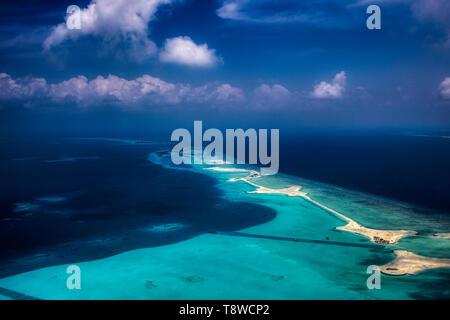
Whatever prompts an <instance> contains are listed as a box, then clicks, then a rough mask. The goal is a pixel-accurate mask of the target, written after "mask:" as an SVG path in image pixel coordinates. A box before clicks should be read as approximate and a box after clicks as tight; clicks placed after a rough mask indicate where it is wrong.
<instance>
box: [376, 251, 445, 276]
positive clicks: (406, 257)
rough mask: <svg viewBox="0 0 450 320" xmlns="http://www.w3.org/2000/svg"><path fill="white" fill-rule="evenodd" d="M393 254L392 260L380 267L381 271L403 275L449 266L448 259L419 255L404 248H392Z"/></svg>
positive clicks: (387, 273)
mask: <svg viewBox="0 0 450 320" xmlns="http://www.w3.org/2000/svg"><path fill="white" fill-rule="evenodd" d="M394 254H395V259H394V260H392V261H391V262H389V263H387V264H385V265H383V266H381V267H380V271H381V273H383V274H386V275H390V276H404V275H413V274H417V273H419V272H421V271H425V270H430V269H439V268H450V259H444V258H430V257H424V256H419V255H418V254H415V253H413V252H410V251H406V250H394Z"/></svg>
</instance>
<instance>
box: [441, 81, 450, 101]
mask: <svg viewBox="0 0 450 320" xmlns="http://www.w3.org/2000/svg"><path fill="white" fill-rule="evenodd" d="M439 93H440V95H441V97H442V99H445V100H450V77H446V78H445V79H444V80H443V81H442V82H441V84H440V85H439Z"/></svg>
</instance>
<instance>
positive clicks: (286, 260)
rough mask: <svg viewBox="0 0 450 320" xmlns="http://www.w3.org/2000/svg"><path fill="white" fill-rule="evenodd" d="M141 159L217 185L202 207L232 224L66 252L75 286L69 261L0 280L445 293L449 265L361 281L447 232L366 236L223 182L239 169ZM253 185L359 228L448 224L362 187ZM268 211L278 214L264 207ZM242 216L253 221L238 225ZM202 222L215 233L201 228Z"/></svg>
mask: <svg viewBox="0 0 450 320" xmlns="http://www.w3.org/2000/svg"><path fill="white" fill-rule="evenodd" d="M148 159H149V160H150V161H151V162H152V163H156V164H158V165H162V170H163V171H164V172H167V175H166V176H162V177H161V179H165V180H160V183H167V185H168V186H170V185H171V183H174V182H175V181H176V179H180V178H181V177H183V176H186V175H187V176H189V177H191V179H196V180H197V179H201V183H202V185H207V186H208V184H209V187H210V188H213V189H217V190H218V191H219V193H218V194H219V198H220V201H217V200H214V201H215V205H214V206H211V207H209V209H208V210H209V211H208V212H209V214H213V216H214V219H220V218H222V219H224V220H223V221H228V220H229V219H231V220H233V222H234V223H235V225H234V226H233V227H230V228H227V227H223V226H224V225H225V224H224V223H223V221H222V222H221V223H218V224H217V227H216V228H212V229H211V230H206V229H203V231H202V232H199V233H197V234H193V235H192V236H191V237H186V238H183V239H176V240H174V241H172V243H171V244H167V243H166V244H163V243H161V244H159V245H155V246H152V247H148V248H142V249H137V250H127V251H126V252H123V253H120V254H115V255H112V256H109V257H107V258H104V259H96V260H91V261H85V262H80V260H78V261H77V260H76V259H73V260H72V261H70V262H69V263H71V264H72V263H75V264H77V265H78V266H80V268H81V270H82V289H81V290H68V289H67V288H66V279H67V275H66V273H65V271H66V268H67V266H68V264H62V265H58V266H52V267H46V268H41V269H37V270H33V271H30V272H25V273H21V274H17V275H14V276H11V277H6V278H3V279H0V288H6V289H8V290H13V291H15V292H19V293H21V294H26V295H28V296H30V297H35V298H41V299H410V298H422V299H423V298H425V299H430V298H450V288H449V287H450V271H449V270H444V269H440V270H430V271H426V272H422V273H419V274H417V275H413V276H401V277H392V276H386V275H382V276H381V277H382V278H381V290H368V289H367V286H366V280H367V277H368V276H369V275H368V274H367V273H366V269H367V267H368V266H369V265H373V264H374V265H382V264H385V263H387V262H389V261H391V260H392V259H393V258H394V255H393V254H392V252H391V251H392V249H396V248H403V249H407V250H411V251H413V252H416V253H418V254H421V255H427V256H434V257H446V258H450V244H449V243H450V241H448V240H438V239H427V238H406V239H402V240H401V241H400V242H399V243H398V244H397V245H395V246H390V247H389V248H385V247H384V246H379V245H375V244H372V243H370V242H369V241H368V239H366V238H365V237H362V236H358V235H354V234H352V233H348V232H344V231H339V230H336V229H335V228H336V227H337V226H341V225H344V224H345V222H343V221H342V220H340V219H338V218H336V217H335V216H333V215H331V214H329V213H328V212H326V211H325V210H323V209H321V208H319V207H317V206H314V205H313V204H311V203H310V202H307V201H306V200H304V199H302V198H294V197H287V196H284V195H276V194H248V193H247V191H251V190H253V189H254V187H252V186H250V185H248V184H246V183H244V182H242V181H236V182H230V181H228V180H229V179H230V178H232V177H242V176H245V174H242V173H224V172H216V171H210V170H204V167H203V166H194V167H184V168H180V167H177V168H172V165H171V163H170V159H169V155H168V154H165V153H160V154H157V153H151V154H150V155H149V156H148ZM203 177H209V178H211V179H205V178H203ZM167 179H170V182H169V181H168V180H167ZM258 184H260V185H264V186H267V187H270V188H283V187H288V186H291V185H301V186H303V187H304V190H305V191H307V192H308V193H309V194H310V196H311V198H313V199H314V200H317V201H319V202H321V203H323V204H325V205H326V206H328V207H330V208H333V209H335V210H338V211H339V212H341V213H343V214H345V215H347V216H348V217H350V218H352V219H355V220H356V221H357V222H359V223H361V224H363V225H364V226H366V227H373V228H380V229H411V230H416V231H420V232H422V233H424V232H445V231H447V232H448V230H449V228H448V226H449V219H448V218H447V217H446V216H442V215H439V214H437V213H436V214H429V213H430V212H429V211H427V214H423V210H424V209H422V208H418V207H415V206H413V205H409V204H405V203H400V202H396V201H392V200H388V199H384V198H381V197H376V196H372V195H369V194H365V193H361V192H356V191H351V190H345V189H343V188H337V187H333V186H330V185H326V184H321V183H316V182H313V181H310V180H306V179H301V178H297V177H293V176H288V175H283V174H279V175H277V176H269V177H263V178H261V179H258ZM149 192H151V191H149ZM167 192H168V194H169V198H171V197H173V196H176V195H177V193H179V192H181V191H180V189H177V188H173V189H170V190H167ZM205 192H207V189H205ZM206 194H207V193H204V194H203V193H200V195H199V194H198V193H196V194H195V192H194V193H192V197H195V198H193V199H191V200H194V201H196V202H199V203H202V201H203V200H204V196H205V195H206ZM230 203H241V204H245V206H250V207H248V208H251V209H250V210H249V211H250V212H252V213H254V214H255V215H256V216H257V215H259V214H263V212H266V218H265V220H264V221H259V222H257V223H255V215H253V214H252V215H251V216H249V215H248V214H249V213H248V212H247V213H245V214H244V212H245V211H244V210H243V207H242V206H237V207H232V206H231V207H230V206H229V204H230ZM245 206H244V207H245ZM265 210H268V211H265ZM270 212H276V215H273V216H271V215H270V214H269V215H268V214H267V213H270ZM249 217H251V218H249ZM246 219H250V220H252V221H254V222H253V223H252V225H248V224H247V225H245V224H246ZM240 223H241V224H240ZM238 225H241V226H242V227H241V228H239V227H237V226H238ZM219 226H220V227H219ZM209 227H212V225H209ZM141 229H142V230H144V231H145V232H147V234H148V236H149V237H154V235H155V234H159V235H161V234H166V235H170V234H172V233H174V232H177V231H182V230H185V227H184V225H183V227H180V224H179V223H178V222H174V221H172V222H166V223H160V224H146V225H145V226H142V228H141ZM208 231H220V232H216V233H205V232H208ZM236 231H237V232H236ZM293 239H296V240H297V241H294V240H293ZM119 240H120V239H119ZM119 242H123V241H119ZM112 245H115V243H114V242H112ZM0 294H2V293H1V292H0Z"/></svg>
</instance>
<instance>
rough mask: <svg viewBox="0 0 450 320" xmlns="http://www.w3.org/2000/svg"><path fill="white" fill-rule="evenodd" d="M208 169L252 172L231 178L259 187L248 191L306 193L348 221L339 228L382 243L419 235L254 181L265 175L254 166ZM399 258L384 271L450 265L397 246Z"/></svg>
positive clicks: (414, 270)
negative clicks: (377, 225)
mask: <svg viewBox="0 0 450 320" xmlns="http://www.w3.org/2000/svg"><path fill="white" fill-rule="evenodd" d="M207 169H208V170H214V171H222V172H248V175H247V176H246V177H243V178H232V179H230V180H229V181H244V182H246V183H248V184H250V185H252V186H254V187H255V188H256V189H255V190H253V191H248V193H260V194H284V195H287V196H289V197H302V198H303V199H305V200H307V201H309V202H310V203H312V204H314V205H316V206H318V207H320V208H322V209H324V210H326V211H328V212H330V213H332V214H333V215H335V216H336V217H338V218H339V219H341V220H344V221H346V222H347V224H346V225H345V226H341V227H336V229H337V230H343V231H347V232H351V233H354V234H358V235H362V236H364V237H367V238H369V239H370V241H371V242H374V243H378V244H382V245H392V244H396V243H397V242H398V241H399V240H400V239H402V238H405V237H412V236H418V233H417V232H416V231H412V230H378V229H371V228H366V227H364V226H362V225H360V224H359V223H357V222H356V221H354V220H353V219H351V218H349V217H347V216H345V215H343V214H342V213H339V212H337V211H336V210H333V209H331V208H329V207H327V206H325V205H323V204H321V203H320V202H317V201H315V200H313V199H311V198H310V197H309V196H308V194H307V193H306V192H303V191H301V189H302V187H301V186H291V187H288V188H282V189H272V188H268V187H263V186H261V185H258V184H256V183H255V182H253V181H251V180H254V179H257V178H260V177H261V175H260V174H259V173H258V172H257V171H254V170H246V169H238V168H223V167H213V168H207ZM426 237H428V238H437V239H450V233H434V234H433V235H431V236H426ZM394 253H395V254H396V258H395V259H394V260H393V261H391V262H390V263H388V264H386V265H384V266H382V267H381V271H382V272H383V273H384V274H388V275H406V274H415V273H418V272H420V271H424V270H428V269H435V268H450V259H439V258H430V257H423V256H419V255H416V254H414V253H412V252H408V251H405V250H395V251H394Z"/></svg>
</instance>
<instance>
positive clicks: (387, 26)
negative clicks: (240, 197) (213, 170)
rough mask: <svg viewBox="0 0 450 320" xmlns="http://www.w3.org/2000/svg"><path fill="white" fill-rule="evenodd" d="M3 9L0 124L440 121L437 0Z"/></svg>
mask: <svg viewBox="0 0 450 320" xmlns="http://www.w3.org/2000/svg"><path fill="white" fill-rule="evenodd" d="M371 4H376V5H378V6H379V7H380V9H381V30H369V29H368V28H367V27H366V19H367V18H368V17H369V14H367V13H366V9H367V7H368V6H369V5H371ZM70 5H77V6H78V7H79V8H80V9H81V11H80V13H79V17H80V21H79V22H80V29H69V28H67V24H66V20H70V19H71V18H73V16H72V17H69V15H67V14H66V11H67V8H68V7H69V6H70ZM0 16H1V17H0V126H1V129H0V131H1V132H2V133H5V132H6V133H8V132H23V131H36V130H41V131H45V130H50V131H54V132H59V131H64V130H78V131H83V130H84V131H86V132H89V131H99V132H100V131H102V130H110V131H116V132H126V131H130V130H141V131H145V130H149V131H151V130H156V131H157V130H158V129H161V130H164V129H167V130H170V131H171V130H173V129H175V128H176V127H178V126H182V125H188V124H189V123H191V125H192V121H193V120H203V121H204V123H206V124H205V126H209V127H213V126H215V127H220V126H224V127H230V128H237V127H257V128H289V130H292V131H296V130H303V129H308V128H314V129H318V130H321V129H330V128H331V129H333V128H362V129H364V128H366V129H373V128H375V129H402V130H407V129H408V130H409V129H411V130H422V129H427V130H430V129H431V130H448V129H450V2H449V1H447V0H414V1H413V0H383V1H366V0H349V1H344V0H310V1H293V0H279V1H268V0H225V1H222V0H209V1H208V0H88V1H74V0H71V1H54V2H51V1H30V0H29V1H2V2H1V3H0ZM72 22H73V20H71V21H69V24H70V23H72Z"/></svg>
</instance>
